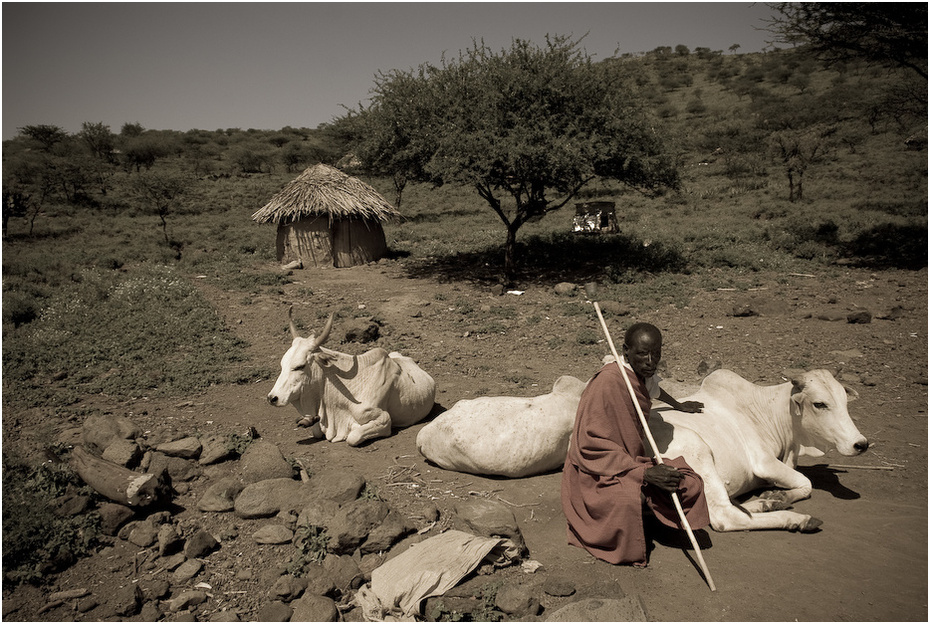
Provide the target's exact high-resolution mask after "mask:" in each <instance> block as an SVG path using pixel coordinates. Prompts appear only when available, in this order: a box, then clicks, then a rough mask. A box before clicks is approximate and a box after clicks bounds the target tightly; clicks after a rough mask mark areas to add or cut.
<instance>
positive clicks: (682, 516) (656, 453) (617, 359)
mask: <svg viewBox="0 0 930 624" xmlns="http://www.w3.org/2000/svg"><path fill="white" fill-rule="evenodd" d="M594 310H595V312H597V318H598V320H600V322H601V328H602V329H603V330H604V335H605V336H607V344H608V345H610V352H611V353H612V354H613V356H614V361H615V362H616V363H617V366H618V367H619V368H620V373H621V374H622V375H623V381H625V382H626V388H627V390H628V391H629V393H630V399H632V401H633V406H634V407H635V408H636V413H637V414H639V422H640V423H642V425H643V431H645V432H646V439H647V440H649V446H650V447H651V448H652V454H653V456H654V457H655V460H656V463H657V464H661V463H663V462H662V457H661V456H660V455H659V447H658V446H656V441H655V438H653V437H652V431H650V430H649V422H648V421H647V420H646V415H645V414H643V408H642V407H641V406H640V405H639V401H637V400H636V394H635V393H634V392H633V384H632V383H630V378H629V377H627V374H626V368H625V367H624V366H623V359H622V358H621V357H620V355H619V354H618V353H617V348H616V347H614V341H613V340H612V339H611V337H610V332H609V331H608V330H607V323H606V322H605V321H604V315H603V314H601V306H599V305H598V304H597V302H596V301H595V302H594ZM671 495H672V502H673V503H675V509H676V510H678V517H679V518H680V519H681V526H683V527H684V528H685V532H686V533H687V534H688V539H690V540H691V546H693V547H694V554H695V555H696V556H697V560H698V564H699V565H700V566H701V572H703V573H704V578H705V579H706V580H707V585H708V587H710V591H717V586H716V585H714V579H712V578H711V576H710V570H708V569H707V564H706V563H704V556H703V555H702V554H701V547H700V546H698V543H697V538H695V537H694V531H692V530H691V524H690V523H689V522H688V518H686V517H685V510H684V509H682V507H681V501H680V500H679V499H678V492H671Z"/></svg>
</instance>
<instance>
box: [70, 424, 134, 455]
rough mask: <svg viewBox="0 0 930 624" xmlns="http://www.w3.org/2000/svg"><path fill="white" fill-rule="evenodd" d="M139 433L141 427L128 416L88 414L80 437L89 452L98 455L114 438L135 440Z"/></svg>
mask: <svg viewBox="0 0 930 624" xmlns="http://www.w3.org/2000/svg"><path fill="white" fill-rule="evenodd" d="M141 435H142V429H140V428H139V426H138V425H136V424H135V423H134V422H132V421H131V420H129V419H128V418H125V417H123V416H114V415H112V414H109V415H102V416H88V417H87V420H85V421H84V427H83V432H82V433H81V439H82V441H83V442H84V446H86V447H87V448H88V449H89V450H90V451H91V452H93V453H96V454H98V455H100V454H102V453H103V452H104V451H105V450H106V449H107V447H108V446H110V444H112V443H113V442H115V441H116V440H135V439H136V438H138V437H140V436H141Z"/></svg>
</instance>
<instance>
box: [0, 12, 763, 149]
mask: <svg viewBox="0 0 930 624" xmlns="http://www.w3.org/2000/svg"><path fill="white" fill-rule="evenodd" d="M2 10H3V138H4V139H8V138H11V137H13V136H15V135H16V134H17V128H20V127H22V126H25V125H32V124H54V125H58V126H61V127H63V128H64V129H65V130H67V131H68V132H72V133H73V132H77V131H79V130H80V129H81V122H84V121H90V122H103V123H105V124H107V125H109V126H110V128H111V130H113V131H114V132H119V130H120V127H121V126H122V125H123V124H124V123H126V122H138V123H141V124H142V125H143V126H144V127H145V128H150V129H172V130H182V131H184V130H189V129H191V128H200V129H207V130H215V129H217V128H242V129H247V128H258V129H280V128H283V127H284V126H295V127H301V126H304V127H309V128H315V127H316V126H318V125H319V124H321V123H325V122H329V121H332V119H333V118H334V117H337V116H339V115H342V114H343V113H344V109H343V108H342V107H341V105H347V106H350V107H354V106H356V105H357V104H358V103H359V102H361V101H364V100H365V99H366V98H367V96H368V93H369V90H370V89H371V87H372V85H373V78H374V76H375V74H376V73H377V72H378V71H379V70H385V71H386V70H390V69H410V68H413V67H416V66H418V65H420V64H421V63H425V62H431V63H438V62H439V61H440V59H441V57H442V54H443V52H446V53H447V55H449V56H456V55H457V54H458V52H459V51H460V50H463V49H466V48H468V47H469V46H470V45H471V43H472V40H473V39H479V40H480V39H484V42H485V43H486V44H488V45H489V46H490V47H492V48H494V49H495V50H500V49H502V48H508V47H509V46H510V43H511V40H512V39H513V38H520V39H529V40H531V41H533V42H536V43H539V44H542V43H544V41H545V36H546V35H547V34H552V35H554V34H559V35H571V36H574V37H580V36H582V35H585V34H586V33H587V36H586V38H585V39H584V42H583V46H584V48H585V50H586V51H587V52H588V53H589V54H590V55H592V56H593V57H594V58H595V59H598V60H599V59H604V58H608V57H610V56H612V55H614V53H615V52H616V51H618V50H619V52H620V53H621V54H622V53H627V52H630V53H637V52H643V51H648V50H652V49H654V48H656V47H658V46H663V45H666V46H672V47H674V46H676V45H678V44H683V45H686V46H688V47H689V48H690V49H692V50H693V49H694V48H696V47H707V48H711V49H712V50H723V51H724V52H725V53H727V54H729V48H730V46H732V45H734V44H738V45H739V46H740V47H739V52H758V51H760V50H762V49H763V48H764V47H765V40H766V38H767V36H766V33H765V32H761V31H759V30H758V29H759V28H761V27H763V26H764V23H763V19H764V18H766V17H767V16H768V15H769V9H768V8H767V7H766V6H765V5H764V4H763V3H749V2H730V3H660V2H651V3H624V2H611V3H608V2H593V3H538V2H534V3H387V2H385V3H352V2H348V3H280V4H272V3H261V4H258V3H165V4H160V3H151V4H150V3H99V4H98V3H88V4H81V3H66V4H55V3H15V2H13V3H11V2H4V3H3V5H2Z"/></svg>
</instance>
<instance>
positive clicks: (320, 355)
mask: <svg viewBox="0 0 930 624" xmlns="http://www.w3.org/2000/svg"><path fill="white" fill-rule="evenodd" d="M313 357H314V359H316V363H317V364H319V365H320V366H322V367H323V368H326V367H328V366H332V365H333V362H335V361H336V356H335V355H331V354H329V353H324V352H323V351H317V352H316V353H314V354H313Z"/></svg>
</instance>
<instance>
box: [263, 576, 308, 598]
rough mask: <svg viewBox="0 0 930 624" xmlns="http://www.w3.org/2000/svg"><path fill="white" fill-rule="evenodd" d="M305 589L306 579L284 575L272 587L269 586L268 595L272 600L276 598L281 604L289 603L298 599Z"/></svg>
mask: <svg viewBox="0 0 930 624" xmlns="http://www.w3.org/2000/svg"><path fill="white" fill-rule="evenodd" d="M306 589H307V579H305V578H297V577H296V576H292V575H290V574H285V575H284V576H282V577H280V578H278V580H277V581H275V582H274V585H272V586H271V591H270V594H271V597H272V598H277V599H278V600H281V601H283V602H290V601H292V600H296V599H297V598H300V596H301V595H302V594H303V593H304V590H306Z"/></svg>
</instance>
